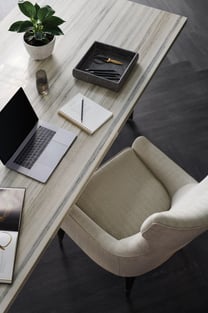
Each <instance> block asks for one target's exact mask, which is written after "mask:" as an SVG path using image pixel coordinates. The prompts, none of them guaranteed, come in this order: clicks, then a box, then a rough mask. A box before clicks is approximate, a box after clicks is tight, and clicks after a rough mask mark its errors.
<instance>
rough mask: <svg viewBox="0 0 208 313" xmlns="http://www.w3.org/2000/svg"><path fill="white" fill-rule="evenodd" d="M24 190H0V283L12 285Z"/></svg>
mask: <svg viewBox="0 0 208 313" xmlns="http://www.w3.org/2000/svg"><path fill="white" fill-rule="evenodd" d="M24 196H25V188H0V282H1V283H12V278H13V271H14V264H15V256H16V249H17V242H18V235H19V231H20V222H21V215H22V208H23V203H24Z"/></svg>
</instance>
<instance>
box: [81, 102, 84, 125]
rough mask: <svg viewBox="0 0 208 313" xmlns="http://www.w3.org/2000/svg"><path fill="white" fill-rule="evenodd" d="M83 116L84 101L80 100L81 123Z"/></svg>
mask: <svg viewBox="0 0 208 313" xmlns="http://www.w3.org/2000/svg"><path fill="white" fill-rule="evenodd" d="M83 114H84V99H83V98H82V104H81V123H82V122H83Z"/></svg>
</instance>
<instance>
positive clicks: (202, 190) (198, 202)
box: [140, 176, 208, 253]
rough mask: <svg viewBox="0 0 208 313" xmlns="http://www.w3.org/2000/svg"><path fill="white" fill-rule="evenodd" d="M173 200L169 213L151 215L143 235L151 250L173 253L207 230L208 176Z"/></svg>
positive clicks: (146, 221)
mask: <svg viewBox="0 0 208 313" xmlns="http://www.w3.org/2000/svg"><path fill="white" fill-rule="evenodd" d="M183 190H184V192H180V190H179V191H178V192H177V195H176V196H175V197H174V198H173V201H172V205H171V208H170V210H169V211H165V212H159V213H155V214H152V215H150V216H149V217H148V218H147V219H146V220H145V221H144V222H143V224H142V226H141V229H140V231H141V234H142V236H143V237H144V238H145V239H146V240H147V241H148V244H149V246H150V247H151V248H153V249H154V248H155V249H162V250H164V251H166V252H167V253H172V252H175V251H177V250H179V249H180V248H182V247H183V246H185V245H186V244H188V243H189V242H190V241H192V240H193V239H194V238H195V237H197V236H198V235H200V234H201V233H203V232H204V231H206V230H207V229H208V176H207V177H206V178H205V179H203V180H202V181H201V182H200V183H197V184H193V185H190V188H183Z"/></svg>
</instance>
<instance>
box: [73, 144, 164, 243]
mask: <svg viewBox="0 0 208 313" xmlns="http://www.w3.org/2000/svg"><path fill="white" fill-rule="evenodd" d="M77 205H78V206H79V207H80V209H81V210H82V211H83V212H84V213H85V214H86V215H88V216H89V217H90V218H91V219H92V220H93V221H94V222H95V223H97V224H98V225H99V226H100V227H102V228H103V229H104V230H105V231H106V232H108V233H109V234H110V235H112V236H114V237H115V238H116V239H122V238H125V237H128V236H131V235H133V234H136V233H138V232H139V230H140V226H141V225H142V223H143V222H144V220H145V219H146V218H147V217H148V216H149V215H151V214H153V213H155V212H161V211H166V210H169V208H170V197H169V195H168V192H167V191H166V189H165V188H164V187H163V185H162V184H161V183H160V181H159V180H158V179H157V178H156V177H155V176H154V175H153V173H152V172H151V171H150V170H149V169H148V168H147V166H146V165H145V164H144V163H143V162H142V161H141V160H140V159H139V157H138V156H137V155H136V153H135V152H134V151H133V150H132V149H130V148H129V149H126V150H125V151H123V152H122V153H120V154H119V155H118V156H116V157H114V158H113V159H112V160H111V161H110V162H108V163H107V164H105V165H104V166H102V167H101V168H100V169H99V170H98V171H97V172H96V173H95V174H94V175H93V177H92V178H91V180H90V182H89V184H88V185H87V187H86V188H85V190H84V192H83V193H82V195H81V197H80V198H79V201H78V203H77Z"/></svg>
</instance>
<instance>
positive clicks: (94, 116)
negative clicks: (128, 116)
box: [58, 93, 113, 134]
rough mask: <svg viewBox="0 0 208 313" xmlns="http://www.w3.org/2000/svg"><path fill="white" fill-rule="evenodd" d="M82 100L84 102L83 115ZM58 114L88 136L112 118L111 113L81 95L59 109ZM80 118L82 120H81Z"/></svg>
mask: <svg viewBox="0 0 208 313" xmlns="http://www.w3.org/2000/svg"><path fill="white" fill-rule="evenodd" d="M82 99H83V101H84V104H83V115H82ZM58 113H59V114H61V115H62V116H64V117H65V118H66V119H68V120H69V121H71V122H72V123H74V124H76V125H77V126H79V127H80V128H82V129H83V130H85V131H86V132H87V133H89V134H93V133H94V132H95V131H96V130H97V129H98V128H100V127H101V126H102V125H103V124H104V123H105V122H107V121H108V120H109V119H110V118H111V117H112V116H113V113H112V112H111V111H109V110H107V109H105V108H104V107H102V106H101V105H99V104H98V103H96V102H94V101H92V100H91V99H89V98H87V97H85V96H83V95H82V94H81V93H78V94H77V95H76V96H75V97H74V98H72V99H71V100H70V101H69V102H68V103H66V104H65V105H64V106H63V107H61V108H60V109H59V111H58ZM82 116H83V119H82V118H81V117H82Z"/></svg>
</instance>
